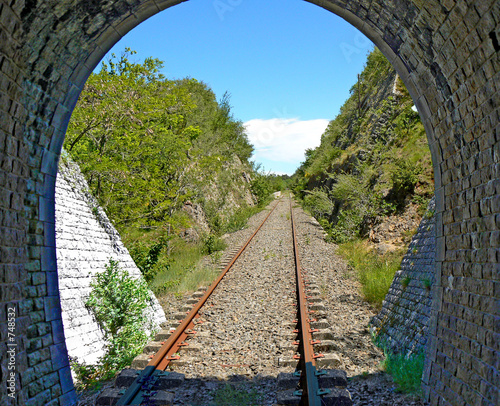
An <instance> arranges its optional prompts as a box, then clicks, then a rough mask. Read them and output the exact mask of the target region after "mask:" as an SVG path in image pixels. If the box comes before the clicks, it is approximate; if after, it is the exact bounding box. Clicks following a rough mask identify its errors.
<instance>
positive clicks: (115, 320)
mask: <svg viewBox="0 0 500 406" xmlns="http://www.w3.org/2000/svg"><path fill="white" fill-rule="evenodd" d="M90 286H91V288H92V290H91V292H90V295H89V297H88V299H87V301H86V303H85V305H86V306H87V308H89V309H90V310H91V311H92V313H93V314H94V316H95V318H96V321H97V323H98V324H99V327H100V328H101V330H102V332H103V334H104V338H105V339H106V353H105V355H104V356H103V357H102V358H101V359H100V360H99V362H98V364H97V365H90V366H89V365H82V364H79V363H78V361H77V360H73V362H72V363H73V370H74V371H75V373H76V374H77V377H78V380H79V381H80V387H81V388H82V387H83V388H85V387H93V386H96V385H97V384H98V383H99V382H100V381H104V380H107V379H111V378H112V377H113V376H114V375H115V374H116V372H117V371H119V370H120V369H122V368H124V367H125V366H127V365H129V364H130V362H131V361H132V359H133V358H134V357H135V356H136V355H137V354H139V353H140V351H141V350H142V348H143V347H144V345H145V344H146V343H147V340H148V339H149V337H148V335H147V334H146V333H145V332H144V330H145V329H147V328H150V327H151V325H150V323H149V322H148V320H147V318H146V316H145V314H144V312H145V309H146V306H147V304H148V301H150V300H151V296H150V292H149V290H148V287H147V284H146V283H145V282H144V281H141V280H137V279H133V278H131V277H130V276H129V275H128V273H127V272H126V271H124V270H122V269H120V268H119V265H118V262H117V261H114V260H112V259H110V260H109V264H108V266H107V267H106V270H105V271H104V272H102V273H98V274H97V275H95V277H94V280H93V281H92V283H91V285H90Z"/></svg>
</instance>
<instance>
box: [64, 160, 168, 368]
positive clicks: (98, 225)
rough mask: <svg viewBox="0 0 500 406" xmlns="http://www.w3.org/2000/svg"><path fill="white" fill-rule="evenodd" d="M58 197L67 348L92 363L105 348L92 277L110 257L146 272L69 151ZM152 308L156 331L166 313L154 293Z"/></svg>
mask: <svg viewBox="0 0 500 406" xmlns="http://www.w3.org/2000/svg"><path fill="white" fill-rule="evenodd" d="M55 197H56V205H55V211H56V254H57V270H58V276H59V294H60V297H61V309H62V321H63V326H64V335H65V337H66V347H67V350H68V355H69V356H70V357H76V358H78V361H79V362H83V363H86V364H92V363H96V361H97V360H98V359H99V357H100V356H102V355H104V349H105V341H104V338H103V335H102V332H101V330H100V329H99V326H98V324H97V323H96V321H95V319H94V317H93V316H92V313H91V312H89V310H88V309H87V308H86V307H85V301H86V299H87V297H88V295H89V293H90V290H91V287H90V283H91V281H92V277H93V276H94V275H95V274H96V273H98V272H102V271H103V270H104V269H105V268H106V265H107V264H108V263H109V259H110V258H112V259H113V260H115V261H118V262H119V265H120V268H121V269H123V270H126V271H127V272H128V274H129V275H130V276H132V277H134V278H142V276H141V272H140V270H139V269H138V268H137V266H136V265H135V263H134V261H133V260H132V258H131V257H130V254H129V253H128V251H127V249H126V248H125V246H124V245H123V243H122V242H121V239H120V235H119V234H118V232H117V231H116V229H115V228H114V227H113V225H112V224H111V222H110V221H109V220H108V217H107V216H106V213H104V211H103V210H102V209H101V208H100V207H99V205H98V203H97V201H96V200H95V199H94V198H93V197H92V195H91V194H90V193H89V191H88V185H87V182H86V181H85V178H84V177H83V175H82V174H81V172H80V169H79V168H78V165H77V164H76V163H74V162H73V161H71V159H70V158H69V157H68V155H67V154H66V153H63V157H62V158H61V160H60V162H59V172H58V174H57V180H56V195H55ZM153 297H154V296H153ZM148 310H149V311H148V314H149V317H150V318H151V319H152V320H151V321H152V323H153V328H154V329H155V330H158V329H159V326H160V325H161V324H162V323H164V322H166V318H165V314H164V312H163V309H162V307H161V305H160V304H159V303H158V300H156V298H154V299H153V302H152V303H151V304H150V307H149V309H148Z"/></svg>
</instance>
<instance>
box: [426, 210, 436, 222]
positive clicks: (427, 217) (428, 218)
mask: <svg viewBox="0 0 500 406" xmlns="http://www.w3.org/2000/svg"><path fill="white" fill-rule="evenodd" d="M434 214H436V211H435V210H427V211H426V212H425V214H424V219H426V220H430V219H431V218H433V217H434Z"/></svg>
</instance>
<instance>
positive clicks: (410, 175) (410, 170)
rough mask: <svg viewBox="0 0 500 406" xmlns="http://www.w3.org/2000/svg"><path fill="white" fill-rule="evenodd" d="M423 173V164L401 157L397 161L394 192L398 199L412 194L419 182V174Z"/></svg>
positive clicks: (392, 176) (400, 199)
mask: <svg viewBox="0 0 500 406" xmlns="http://www.w3.org/2000/svg"><path fill="white" fill-rule="evenodd" d="M421 173H422V166H420V165H419V164H418V163H412V162H410V161H408V160H404V159H399V160H397V161H396V168H395V169H394V171H393V172H392V175H391V180H392V192H393V194H394V196H395V198H396V200H398V201H402V200H404V198H405V197H406V196H407V195H409V194H412V193H413V192H414V190H415V186H416V184H417V182H418V175H420V174H421Z"/></svg>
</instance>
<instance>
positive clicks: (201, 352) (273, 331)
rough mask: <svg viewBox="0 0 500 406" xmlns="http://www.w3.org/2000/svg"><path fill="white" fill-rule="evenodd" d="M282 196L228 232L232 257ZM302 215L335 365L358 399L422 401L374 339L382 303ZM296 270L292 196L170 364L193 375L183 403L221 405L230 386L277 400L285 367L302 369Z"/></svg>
mask: <svg viewBox="0 0 500 406" xmlns="http://www.w3.org/2000/svg"><path fill="white" fill-rule="evenodd" d="M274 204H275V203H274V202H273V203H271V205H270V206H268V208H267V209H266V210H264V211H263V212H261V213H258V214H257V215H255V216H253V217H252V218H251V219H250V220H249V223H248V228H246V229H244V230H240V231H238V232H236V233H232V234H229V235H226V236H224V238H225V240H226V242H227V244H228V249H227V250H226V253H227V254H226V255H225V257H226V258H228V257H229V254H228V253H229V252H231V253H234V251H235V250H236V248H238V247H239V246H241V245H242V244H243V242H244V241H246V239H247V238H248V237H249V236H250V235H251V234H252V232H253V231H254V230H255V229H256V227H257V226H258V225H259V224H260V222H261V221H262V220H263V218H264V217H265V216H266V215H267V214H268V213H269V210H270V208H271V207H272V206H274ZM294 216H295V221H296V229H297V237H298V245H299V252H300V255H301V262H302V267H303V268H304V270H305V271H306V272H307V274H308V277H309V279H310V282H311V285H312V286H313V287H314V290H315V291H316V293H317V294H318V298H319V299H321V303H319V307H320V308H321V307H322V306H323V307H324V309H322V310H319V311H318V316H317V317H318V318H320V319H321V320H320V321H321V324H322V326H323V324H324V326H323V327H324V329H323V330H324V331H325V332H326V333H325V334H326V336H327V339H328V341H329V342H330V343H331V345H330V347H329V350H328V352H329V354H327V356H328V357H329V359H330V360H332V364H331V365H332V366H330V367H331V368H337V369H343V370H345V371H346V372H347V375H348V377H350V378H351V379H350V383H349V386H348V388H347V389H348V390H349V391H350V392H351V395H352V398H353V401H354V404H359V405H385V404H387V405H388V404H391V405H407V404H408V405H422V404H423V403H421V402H420V401H418V400H414V399H412V398H408V397H406V396H404V395H401V394H398V393H396V392H395V387H394V384H393V383H392V381H391V379H390V377H389V376H387V375H386V374H384V373H382V372H380V366H379V365H380V362H381V361H382V359H383V354H382V353H381V351H380V350H379V349H377V348H376V347H375V346H374V345H373V344H372V342H371V339H370V335H369V330H368V323H369V320H370V318H371V317H372V316H373V315H374V311H373V309H372V308H371V307H370V306H369V305H368V304H367V303H366V302H365V301H364V300H363V299H362V297H361V296H360V293H359V292H360V289H359V288H360V286H359V283H358V282H357V280H356V278H355V275H354V274H353V271H352V270H350V269H349V268H348V266H347V264H346V263H345V261H344V260H342V259H341V258H340V257H339V256H338V255H336V253H335V251H336V245H334V244H331V243H327V242H325V239H324V237H325V234H324V231H323V229H322V228H321V227H320V225H319V224H318V222H317V221H316V220H315V219H314V218H312V217H310V216H309V215H307V214H306V213H305V212H304V211H303V210H302V209H301V208H300V207H298V206H297V205H296V204H294ZM294 272H295V271H294V259H293V250H292V235H291V225H290V212H289V199H288V198H287V197H284V198H282V199H281V202H280V203H279V204H278V206H277V208H276V209H275V211H274V212H273V213H272V214H271V216H270V217H269V220H268V221H267V223H266V224H265V225H264V226H263V227H262V229H261V230H260V232H259V233H258V234H257V235H256V236H255V237H254V239H253V241H252V243H251V244H250V246H249V247H248V249H247V250H246V251H245V252H244V253H243V254H242V256H241V257H240V258H239V259H238V260H237V261H236V263H235V265H234V267H233V268H232V269H231V270H230V271H229V272H228V274H227V275H226V276H225V277H224V279H223V280H222V281H221V283H220V285H219V286H218V287H217V289H216V290H215V291H214V293H213V294H212V296H211V297H210V298H209V300H208V301H207V303H206V305H205V306H204V307H203V308H202V309H201V311H200V315H201V319H202V320H203V321H204V322H203V323H202V324H200V325H198V326H197V327H196V330H197V334H196V335H195V336H194V337H192V338H191V339H190V340H189V343H190V345H189V346H188V347H186V350H182V351H181V353H180V354H181V359H180V360H179V361H173V362H172V363H171V364H170V365H171V369H172V370H174V371H175V372H179V373H182V374H185V377H186V380H185V383H184V384H183V385H182V386H181V387H180V388H178V389H176V390H175V398H174V404H176V405H210V404H214V403H213V402H214V396H215V395H216V394H217V393H219V394H220V393H221V391H227V390H229V391H236V392H242V393H246V394H248V393H252V391H253V393H254V394H253V395H252V396H253V397H251V396H250V395H247V396H250V397H249V398H247V401H250V399H253V401H255V399H258V404H262V405H274V404H276V391H277V380H276V378H277V375H278V373H280V372H288V373H289V372H293V371H294V370H295V363H294V362H293V359H292V357H293V354H294V350H293V348H294V347H293V345H292V341H293V339H294V336H293V333H292V330H293V329H294V328H295V326H294V324H293V322H292V321H293V320H294V319H295V318H296V308H295V307H294V305H293V304H294V303H295V301H296V292H295V277H294ZM163 299H164V300H162V301H161V302H162V304H163V305H164V307H165V311H166V313H167V314H169V315H171V317H173V318H175V316H174V315H175V314H177V315H179V313H180V312H179V304H180V303H179V301H175V300H174V301H169V300H165V299H166V298H163ZM183 305H184V307H183V311H184V313H185V311H186V306H185V302H184V303H183ZM323 330H322V331H323ZM228 384H229V385H230V387H228V386H227V385H228ZM233 395H234V393H233ZM254 395H255V396H254Z"/></svg>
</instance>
